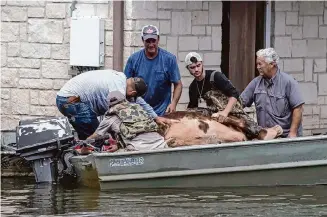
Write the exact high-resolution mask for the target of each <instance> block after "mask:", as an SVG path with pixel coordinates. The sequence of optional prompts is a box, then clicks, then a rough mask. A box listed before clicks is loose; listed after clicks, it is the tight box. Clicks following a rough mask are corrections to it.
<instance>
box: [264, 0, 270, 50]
mask: <svg viewBox="0 0 327 217" xmlns="http://www.w3.org/2000/svg"><path fill="white" fill-rule="evenodd" d="M265 18H266V19H265V48H268V47H271V1H266V16H265Z"/></svg>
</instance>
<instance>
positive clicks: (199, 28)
mask: <svg viewBox="0 0 327 217" xmlns="http://www.w3.org/2000/svg"><path fill="white" fill-rule="evenodd" d="M221 21H222V3H221V2H220V1H210V2H208V1H170V2H169V1H158V2H157V1H127V2H125V25H124V26H125V32H124V36H125V38H124V45H125V47H124V63H126V61H127V58H128V57H129V56H130V55H131V54H132V53H133V52H135V51H137V50H139V49H141V48H142V47H143V43H142V40H141V29H142V27H143V26H144V25H147V24H153V25H156V26H157V27H158V28H159V32H160V47H162V48H164V49H167V50H168V51H169V52H171V53H173V54H174V55H176V57H177V61H178V65H179V70H180V72H181V76H182V82H183V92H182V96H181V99H180V101H179V105H178V108H177V109H179V110H183V109H185V107H186V106H187V103H188V101H189V97H188V87H189V85H190V83H191V81H192V80H193V78H192V77H191V76H190V74H189V72H188V71H187V70H186V68H185V65H184V59H185V56H186V54H187V53H189V52H190V51H196V52H198V53H200V54H201V55H202V57H203V58H204V64H205V65H206V69H216V70H217V69H220V61H221Z"/></svg>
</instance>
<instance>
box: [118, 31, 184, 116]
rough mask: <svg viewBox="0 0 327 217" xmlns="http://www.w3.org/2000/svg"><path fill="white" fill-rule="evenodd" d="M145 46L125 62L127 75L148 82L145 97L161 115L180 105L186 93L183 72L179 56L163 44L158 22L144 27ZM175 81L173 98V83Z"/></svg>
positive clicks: (143, 39) (143, 38)
mask: <svg viewBox="0 0 327 217" xmlns="http://www.w3.org/2000/svg"><path fill="white" fill-rule="evenodd" d="M141 34H142V41H143V43H144V49H142V50H140V51H138V52H136V53H134V54H132V55H131V56H130V57H129V58H128V60H127V64H126V66H125V70H124V73H125V75H126V77H127V78H130V77H140V78H143V79H144V81H145V82H146V84H147V86H148V91H147V93H146V94H145V95H144V96H143V98H144V100H145V101H146V102H147V103H148V104H149V105H150V106H152V107H153V109H154V111H155V112H156V113H157V115H159V116H162V115H164V114H165V112H167V113H170V112H173V111H176V105H177V103H178V101H179V98H180V96H181V94H182V88H183V85H182V82H181V76H180V72H179V69H178V65H177V60H176V56H175V55H173V54H171V53H169V52H168V51H166V50H164V49H162V48H159V47H158V44H159V39H160V37H159V30H158V28H157V27H156V26H153V25H147V26H144V27H143V28H142V33H141ZM172 84H174V92H173V98H172V99H171V85H172Z"/></svg>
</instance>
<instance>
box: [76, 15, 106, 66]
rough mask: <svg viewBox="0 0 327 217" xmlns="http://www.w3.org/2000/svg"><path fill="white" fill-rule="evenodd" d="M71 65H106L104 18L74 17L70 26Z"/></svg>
mask: <svg viewBox="0 0 327 217" xmlns="http://www.w3.org/2000/svg"><path fill="white" fill-rule="evenodd" d="M70 65H71V66H91V67H100V66H104V20H103V19H100V18H99V17H75V18H74V17H73V18H72V20H71V27H70Z"/></svg>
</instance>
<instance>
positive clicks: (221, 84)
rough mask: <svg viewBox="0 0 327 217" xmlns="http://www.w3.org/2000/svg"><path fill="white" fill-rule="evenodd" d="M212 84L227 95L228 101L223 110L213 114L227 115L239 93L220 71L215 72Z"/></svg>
mask: <svg viewBox="0 0 327 217" xmlns="http://www.w3.org/2000/svg"><path fill="white" fill-rule="evenodd" d="M212 73H213V72H212ZM214 85H215V87H216V88H217V89H218V90H221V91H222V93H223V94H225V95H226V96H227V97H228V103H227V105H226V107H225V109H224V110H223V111H221V112H218V113H215V114H213V116H214V117H215V116H218V115H222V116H224V117H227V116H228V114H229V113H230V112H231V111H232V109H233V107H234V105H235V104H236V102H237V99H238V98H239V96H240V95H239V93H238V91H237V90H236V88H235V87H234V85H233V84H232V83H231V82H230V80H228V78H227V77H226V76H225V75H224V74H223V73H221V72H216V73H215V75H214Z"/></svg>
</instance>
